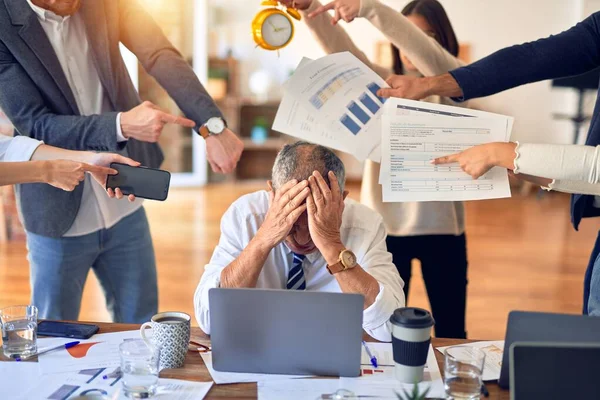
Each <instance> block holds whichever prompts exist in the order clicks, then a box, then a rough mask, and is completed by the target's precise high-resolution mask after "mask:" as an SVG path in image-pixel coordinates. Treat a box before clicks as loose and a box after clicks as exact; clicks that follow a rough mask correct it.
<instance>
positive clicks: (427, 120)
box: [379, 98, 513, 202]
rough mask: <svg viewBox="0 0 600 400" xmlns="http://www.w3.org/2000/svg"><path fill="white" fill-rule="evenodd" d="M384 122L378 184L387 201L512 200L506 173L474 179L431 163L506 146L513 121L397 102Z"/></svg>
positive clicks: (457, 168)
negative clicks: (493, 144)
mask: <svg viewBox="0 0 600 400" xmlns="http://www.w3.org/2000/svg"><path fill="white" fill-rule="evenodd" d="M382 119H383V124H382V141H381V155H382V156H381V170H380V174H379V183H380V184H381V185H382V191H383V201H384V202H404V201H459V200H482V199H494V198H502V197H510V187H509V185H508V175H507V171H506V170H505V169H501V168H498V167H496V168H492V169H491V170H490V171H489V172H488V173H486V174H485V175H484V176H482V177H481V178H479V179H477V180H474V179H473V178H472V177H471V176H470V175H468V174H467V173H465V172H463V171H462V170H461V168H460V166H459V165H458V164H444V165H432V164H431V161H432V160H433V159H435V158H438V157H442V156H446V155H450V154H454V153H458V152H461V151H463V150H466V149H468V148H470V147H472V146H475V145H478V144H483V143H490V142H507V141H508V140H509V138H510V134H511V131H512V125H513V119H512V118H511V117H507V116H504V115H498V114H492V113H488V112H483V111H476V110H469V109H463V108H457V107H451V106H445V105H441V104H432V103H425V102H418V101H412V100H404V99H396V98H393V99H389V100H388V101H387V103H386V105H385V107H384V115H383V118H382Z"/></svg>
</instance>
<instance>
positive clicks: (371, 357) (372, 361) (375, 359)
mask: <svg viewBox="0 0 600 400" xmlns="http://www.w3.org/2000/svg"><path fill="white" fill-rule="evenodd" d="M362 344H363V346H364V348H365V351H366V352H367V355H368V356H369V359H371V364H373V367H374V368H377V358H376V357H375V356H374V355H373V354H372V353H371V350H369V347H368V346H367V343H366V342H365V341H364V340H363V341H362Z"/></svg>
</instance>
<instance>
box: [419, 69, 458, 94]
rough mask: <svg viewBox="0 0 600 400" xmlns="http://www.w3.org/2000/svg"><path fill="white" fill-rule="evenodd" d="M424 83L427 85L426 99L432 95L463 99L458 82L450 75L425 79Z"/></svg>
mask: <svg viewBox="0 0 600 400" xmlns="http://www.w3.org/2000/svg"><path fill="white" fill-rule="evenodd" d="M423 82H424V84H425V92H426V97H427V96H431V95H438V96H442V97H461V96H462V95H463V91H462V89H461V88H460V86H459V85H458V82H456V80H455V79H454V78H453V77H452V75H450V74H449V73H445V74H442V75H438V76H432V77H427V78H423Z"/></svg>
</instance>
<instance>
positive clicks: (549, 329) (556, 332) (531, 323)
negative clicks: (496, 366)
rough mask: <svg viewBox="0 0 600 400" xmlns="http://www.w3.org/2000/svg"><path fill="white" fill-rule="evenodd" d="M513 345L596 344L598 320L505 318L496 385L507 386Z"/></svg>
mask: <svg viewBox="0 0 600 400" xmlns="http://www.w3.org/2000/svg"><path fill="white" fill-rule="evenodd" d="M515 342H559V343H598V344H600V318H599V317H590V316H587V315H569V314H551V313H541V312H526V311H512V312H511V313H510V314H508V325H507V327H506V338H505V340H504V354H503V355H502V369H501V372H500V379H499V380H498V385H499V386H500V387H502V388H504V389H508V387H509V385H510V373H509V372H510V357H509V354H510V346H511V345H512V344H513V343H515Z"/></svg>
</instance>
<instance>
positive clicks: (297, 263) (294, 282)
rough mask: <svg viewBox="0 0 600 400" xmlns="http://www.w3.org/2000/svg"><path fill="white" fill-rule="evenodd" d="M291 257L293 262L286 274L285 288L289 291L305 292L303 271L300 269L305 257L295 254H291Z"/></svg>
mask: <svg viewBox="0 0 600 400" xmlns="http://www.w3.org/2000/svg"><path fill="white" fill-rule="evenodd" d="M292 255H293V256H294V262H293V264H292V268H291V269H290V273H289V274H288V280H287V288H288V289H291V290H306V279H305V278H304V270H303V269H302V262H303V261H304V258H305V257H306V256H304V255H303V254H296V253H292Z"/></svg>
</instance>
